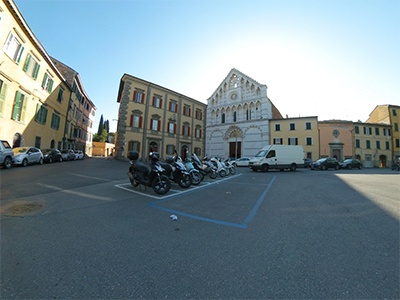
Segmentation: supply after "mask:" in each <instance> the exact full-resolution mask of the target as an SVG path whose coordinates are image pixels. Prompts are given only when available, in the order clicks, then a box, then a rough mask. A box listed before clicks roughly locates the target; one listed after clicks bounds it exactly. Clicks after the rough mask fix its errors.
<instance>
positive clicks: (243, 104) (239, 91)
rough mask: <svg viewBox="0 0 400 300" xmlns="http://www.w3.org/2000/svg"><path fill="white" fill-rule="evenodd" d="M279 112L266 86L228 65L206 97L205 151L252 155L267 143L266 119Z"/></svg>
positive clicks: (277, 114)
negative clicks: (219, 82) (228, 69)
mask: <svg viewBox="0 0 400 300" xmlns="http://www.w3.org/2000/svg"><path fill="white" fill-rule="evenodd" d="M270 119H282V115H281V114H280V112H279V111H278V109H277V108H276V107H275V106H274V104H273V103H272V102H271V100H270V99H269V98H268V96H267V86H266V85H265V84H260V83H258V82H257V81H255V80H254V79H252V78H250V77H248V76H247V75H245V74H243V73H241V72H240V71H238V70H237V69H232V70H231V71H230V72H229V74H228V75H227V76H226V77H225V79H224V80H223V81H222V82H221V84H220V85H219V86H218V88H217V89H216V90H215V92H214V93H213V94H212V95H211V97H210V98H208V99H207V125H206V141H205V146H206V151H205V153H206V155H207V156H209V157H213V156H217V157H222V158H225V159H226V158H228V157H233V158H240V157H253V156H254V155H255V154H257V152H258V151H259V150H260V149H261V148H262V147H263V146H265V145H268V144H270V140H269V139H270V132H269V120H270Z"/></svg>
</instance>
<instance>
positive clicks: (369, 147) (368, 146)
mask: <svg viewBox="0 0 400 300" xmlns="http://www.w3.org/2000/svg"><path fill="white" fill-rule="evenodd" d="M366 147H367V149H371V141H369V140H367V141H366Z"/></svg>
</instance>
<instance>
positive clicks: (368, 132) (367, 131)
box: [364, 126, 372, 135]
mask: <svg viewBox="0 0 400 300" xmlns="http://www.w3.org/2000/svg"><path fill="white" fill-rule="evenodd" d="M364 134H369V135H371V134H372V128H371V127H365V126H364Z"/></svg>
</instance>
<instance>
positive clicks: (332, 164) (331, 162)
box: [311, 157, 339, 170]
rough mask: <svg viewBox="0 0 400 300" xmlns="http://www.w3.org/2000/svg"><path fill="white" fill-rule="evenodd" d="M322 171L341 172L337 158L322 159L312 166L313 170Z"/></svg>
mask: <svg viewBox="0 0 400 300" xmlns="http://www.w3.org/2000/svg"><path fill="white" fill-rule="evenodd" d="M315 169H320V170H327V169H335V170H339V162H338V161H337V159H336V158H333V157H327V158H321V159H318V160H317V161H315V162H313V163H312V164H311V170H315Z"/></svg>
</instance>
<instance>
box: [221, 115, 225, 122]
mask: <svg viewBox="0 0 400 300" xmlns="http://www.w3.org/2000/svg"><path fill="white" fill-rule="evenodd" d="M221 123H222V124H223V123H225V114H224V113H223V114H222V115H221Z"/></svg>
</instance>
